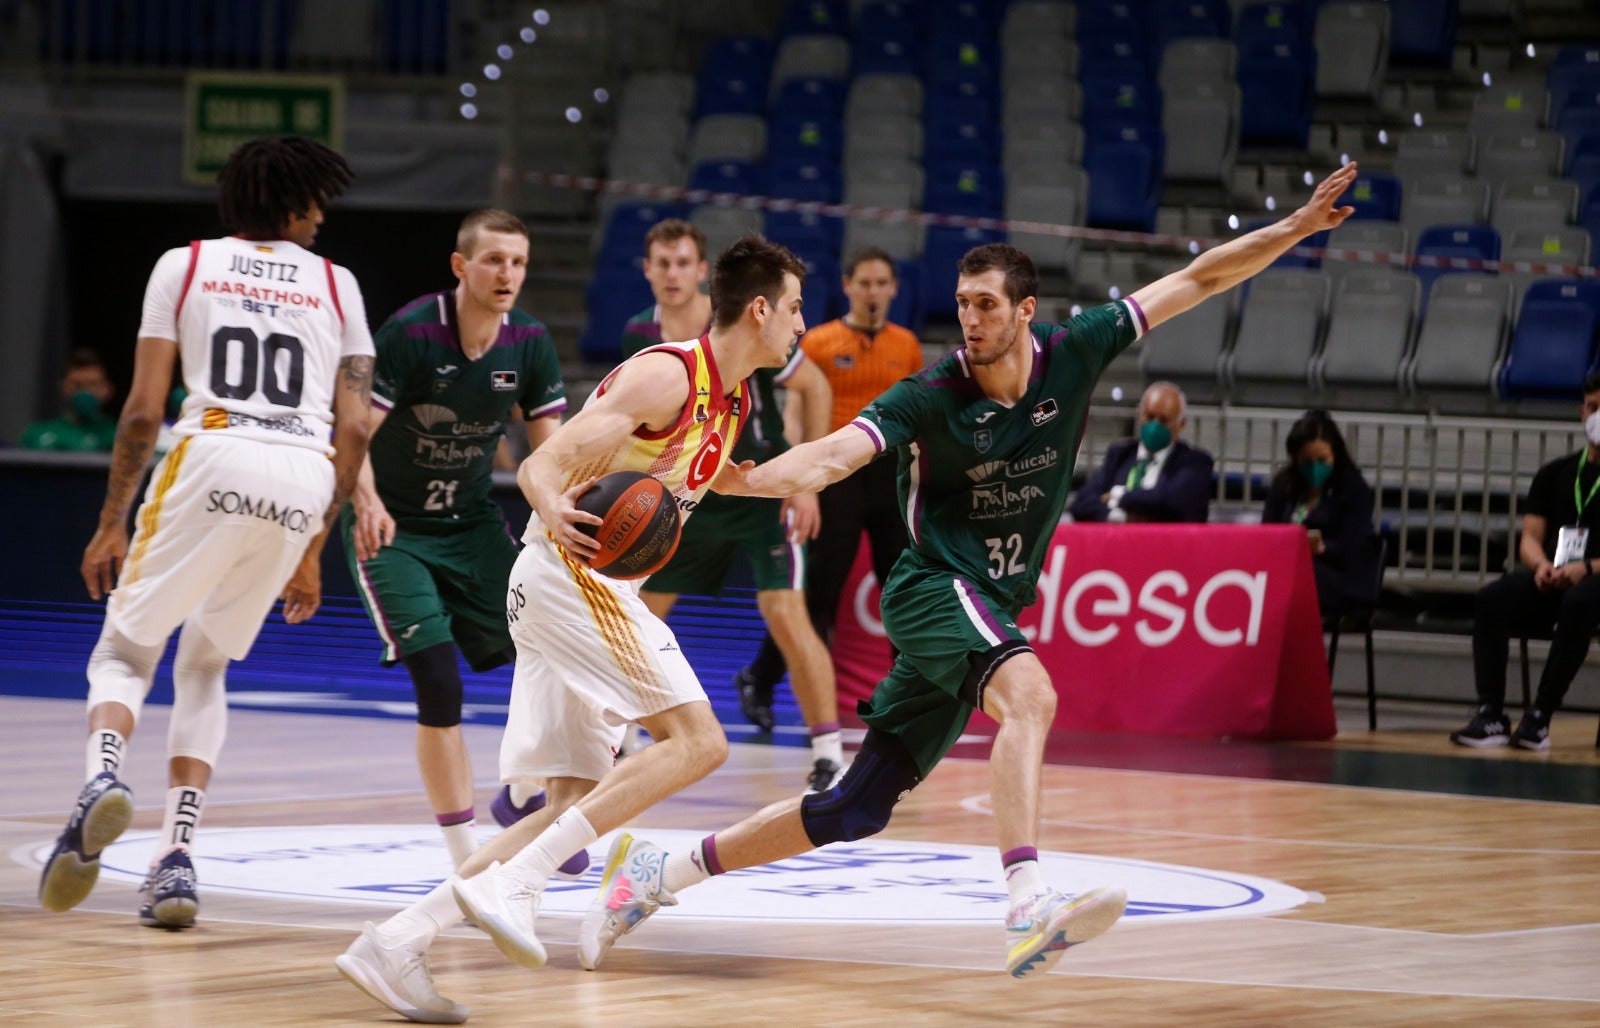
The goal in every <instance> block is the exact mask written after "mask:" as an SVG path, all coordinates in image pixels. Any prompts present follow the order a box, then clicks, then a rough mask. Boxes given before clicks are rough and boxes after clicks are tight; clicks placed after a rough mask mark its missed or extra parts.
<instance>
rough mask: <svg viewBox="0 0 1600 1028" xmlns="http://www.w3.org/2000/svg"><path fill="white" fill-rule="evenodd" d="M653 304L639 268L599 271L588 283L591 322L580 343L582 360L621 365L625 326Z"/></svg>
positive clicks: (627, 266)
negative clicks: (630, 319)
mask: <svg viewBox="0 0 1600 1028" xmlns="http://www.w3.org/2000/svg"><path fill="white" fill-rule="evenodd" d="M654 302H655V296H654V294H652V293H651V292H650V283H649V282H646V281H645V278H644V272H643V271H642V270H641V268H640V266H638V265H636V264H614V265H608V266H602V267H600V268H599V269H597V270H596V272H595V275H594V278H592V279H590V281H589V291H588V306H589V320H588V322H587V323H586V324H585V325H584V329H583V335H582V336H581V337H580V338H579V340H578V351H579V353H581V354H582V355H583V359H584V360H586V361H593V362H595V363H596V364H616V363H617V362H618V361H620V360H621V359H622V326H624V325H626V324H627V323H628V319H629V318H631V317H633V316H634V315H635V314H637V313H639V312H640V311H642V310H644V309H645V308H646V307H648V306H650V305H651V304H652V303H654Z"/></svg>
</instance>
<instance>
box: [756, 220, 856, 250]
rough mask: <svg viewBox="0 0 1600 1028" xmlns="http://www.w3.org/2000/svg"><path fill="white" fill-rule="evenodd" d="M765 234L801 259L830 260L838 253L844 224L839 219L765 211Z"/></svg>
mask: <svg viewBox="0 0 1600 1028" xmlns="http://www.w3.org/2000/svg"><path fill="white" fill-rule="evenodd" d="M766 235H767V238H768V239H771V240H772V241H773V242H775V243H782V244H783V245H784V246H787V247H788V248H789V249H791V250H793V251H794V252H795V253H796V254H797V255H798V256H800V257H802V258H804V257H831V256H833V255H834V254H837V253H838V252H839V243H840V241H841V239H842V238H843V236H844V224H843V222H842V221H841V220H840V219H839V218H829V217H826V216H824V215H821V214H814V213H807V212H804V211H768V212H767V224H766Z"/></svg>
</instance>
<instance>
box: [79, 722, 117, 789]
mask: <svg viewBox="0 0 1600 1028" xmlns="http://www.w3.org/2000/svg"><path fill="white" fill-rule="evenodd" d="M127 748H128V740H127V739H124V738H123V737H122V733H121V732H119V731H117V730H116V729H115V728H101V729H99V730H97V731H93V732H90V733H89V745H88V747H87V749H86V750H85V752H84V764H83V777H84V778H85V779H90V778H93V777H94V776H95V775H97V774H99V773H100V772H102V771H110V772H111V773H113V774H115V773H116V771H117V769H118V768H120V767H121V766H122V754H123V753H124V752H125V751H126V750H127Z"/></svg>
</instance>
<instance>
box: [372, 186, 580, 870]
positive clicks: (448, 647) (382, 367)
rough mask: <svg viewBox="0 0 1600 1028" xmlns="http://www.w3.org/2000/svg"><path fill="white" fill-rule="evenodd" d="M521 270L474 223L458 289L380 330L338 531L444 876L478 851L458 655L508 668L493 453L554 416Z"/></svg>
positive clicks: (481, 214) (498, 802)
mask: <svg viewBox="0 0 1600 1028" xmlns="http://www.w3.org/2000/svg"><path fill="white" fill-rule="evenodd" d="M527 264H528V230H527V229H526V228H525V227H524V226H523V224H522V222H521V221H519V220H518V219H517V218H516V216H515V215H512V214H510V213H508V212H506V211H500V210H480V211H474V212H473V213H471V214H469V215H467V217H466V219H465V220H464V221H463V222H462V223H461V228H460V230H459V232H458V233H457V235H456V250H455V252H454V253H452V254H451V255H450V268H451V270H452V271H453V272H454V273H455V276H456V279H457V285H456V287H455V288H454V289H449V290H445V291H444V292H440V293H430V294H428V295H427V296H423V297H420V298H418V299H416V300H413V301H412V302H411V303H409V304H407V305H406V306H405V307H403V308H401V309H400V310H399V311H398V312H397V313H395V314H394V315H393V316H392V317H390V318H389V320H388V321H386V322H384V324H383V326H382V327H381V328H380V329H378V331H377V333H376V336H375V339H374V342H375V343H376V345H377V350H378V358H377V369H376V373H375V376H374V377H375V381H374V384H373V390H372V447H371V451H370V453H369V459H368V461H367V463H366V464H365V465H364V466H363V467H362V473H361V478H360V481H359V483H358V485H357V488H356V493H355V496H354V498H353V500H354V502H353V503H352V504H351V509H350V510H346V511H345V514H344V518H343V522H342V528H343V532H344V542H345V553H346V556H347V558H348V560H349V562H350V574H351V576H352V577H353V578H354V579H355V581H356V584H357V586H358V587H359V588H360V590H361V599H362V602H363V603H364V604H365V605H366V608H367V613H368V614H369V615H370V616H371V617H372V622H373V624H374V625H375V626H376V627H377V629H378V636H379V638H380V639H382V641H383V658H382V659H383V663H384V665H385V666H391V665H394V664H396V663H403V664H404V665H405V666H406V670H407V671H409V672H410V673H411V683H412V686H413V689H414V691H415V693H416V699H417V763H418V765H419V766H420V768H421V770H422V781H423V785H424V786H425V788H426V790H427V793H428V802H429V803H430V804H431V805H432V807H433V812H434V817H435V818H436V819H437V821H438V823H439V826H440V828H441V830H442V831H443V832H444V837H445V844H446V847H447V848H448V849H449V852H450V864H451V867H455V866H457V865H459V864H460V863H461V861H462V860H464V859H466V857H467V856H468V855H469V854H470V853H472V851H473V850H475V849H477V845H478V844H477V840H476V839H475V838H474V837H473V817H474V809H473V802H472V767H471V764H470V762H469V761H468V758H467V750H466V746H465V744H464V743H463V742H462V739H461V701H462V683H461V669H460V665H459V663H458V660H457V656H456V654H457V650H458V648H459V650H460V652H461V653H462V654H463V655H464V656H465V657H466V659H467V663H468V664H469V665H471V667H472V669H473V670H474V671H487V670H489V669H490V668H494V667H499V666H500V665H502V664H506V663H509V662H511V661H512V660H513V659H514V658H515V656H516V648H515V647H514V646H513V645H512V642H511V636H510V634H509V632H508V631H507V629H506V612H505V603H504V597H503V595H502V594H503V593H504V591H505V583H506V579H507V576H508V575H509V574H510V572H511V565H512V564H514V563H515V562H516V559H517V548H516V545H515V544H514V543H513V542H512V539H511V536H510V534H509V533H508V531H507V528H506V524H505V521H504V520H503V519H502V518H501V516H500V511H499V508H498V507H496V506H495V503H494V501H493V500H492V499H491V498H490V496H489V490H490V486H491V484H492V482H491V472H492V469H493V461H494V452H495V447H496V445H497V444H498V443H499V442H500V440H501V437H502V435H503V434H504V428H505V423H506V419H507V418H508V417H509V416H510V415H511V413H512V411H513V410H519V411H521V415H522V418H523V422H524V424H525V425H526V426H527V431H528V443H529V445H531V446H534V447H537V446H538V445H539V444H540V443H542V442H543V441H544V440H545V439H546V438H548V437H549V436H550V434H551V433H552V432H554V431H555V429H556V426H557V425H559V424H560V423H561V412H562V411H564V410H566V408H567V399H566V391H565V389H564V387H563V385H562V381H561V368H560V365H559V362H558V360H557V356H556V351H555V347H554V346H553V345H552V344H551V341H550V336H549V333H548V332H547V331H546V330H545V327H544V326H543V325H542V324H540V323H539V322H538V321H535V320H534V319H533V318H531V317H529V316H528V315H527V314H524V313H523V312H522V311H519V310H517V309H516V308H515V307H514V306H513V304H515V303H516V299H517V294H518V293H519V292H520V291H521V289H522V281H523V278H524V276H525V275H526V274H527ZM519 791H520V793H521V795H517V794H516V793H517V792H519ZM542 796H543V793H542V791H541V790H540V789H539V787H538V785H537V784H535V783H518V785H517V786H516V787H515V789H513V787H512V786H507V787H506V789H503V790H502V791H501V794H500V795H499V796H497V797H496V799H495V803H494V807H493V809H494V813H495V816H496V819H497V820H504V819H506V818H509V820H508V821H506V822H505V823H510V821H515V820H516V818H517V817H518V816H520V815H521V814H526V813H529V812H531V810H533V809H537V804H538V803H539V802H540V801H541V798H542ZM512 808H520V809H516V810H514V809H512ZM584 862H585V864H587V858H586V857H585V860H584ZM579 870H580V871H581V870H582V869H581V868H579Z"/></svg>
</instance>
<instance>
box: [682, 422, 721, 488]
mask: <svg viewBox="0 0 1600 1028" xmlns="http://www.w3.org/2000/svg"><path fill="white" fill-rule="evenodd" d="M720 470H722V433H721V432H711V433H708V434H707V435H706V441H705V442H704V443H702V444H701V446H700V452H699V453H696V454H695V455H694V460H693V461H692V462H690V464H689V477H688V478H687V479H686V480H685V481H684V483H683V484H684V485H685V486H687V487H688V489H689V491H690V492H691V493H692V492H694V491H696V490H697V489H699V488H700V487H701V486H703V485H705V484H706V483H707V482H709V481H711V480H712V479H713V478H714V477H716V474H717V472H718V471H720Z"/></svg>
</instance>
